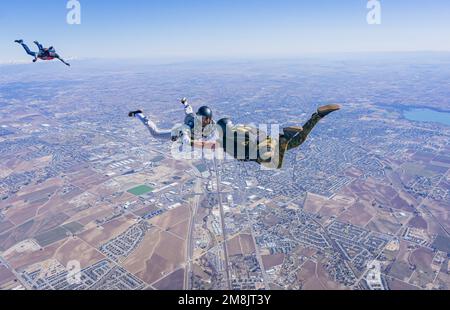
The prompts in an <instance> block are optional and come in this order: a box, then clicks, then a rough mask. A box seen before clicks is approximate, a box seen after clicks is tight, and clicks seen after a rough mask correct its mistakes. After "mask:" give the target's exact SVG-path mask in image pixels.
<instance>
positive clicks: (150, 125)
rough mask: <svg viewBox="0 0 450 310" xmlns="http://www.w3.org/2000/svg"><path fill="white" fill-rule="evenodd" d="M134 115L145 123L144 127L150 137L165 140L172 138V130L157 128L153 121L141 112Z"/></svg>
mask: <svg viewBox="0 0 450 310" xmlns="http://www.w3.org/2000/svg"><path fill="white" fill-rule="evenodd" d="M136 117H137V118H138V119H139V120H140V121H141V122H142V123H143V124H144V125H145V127H147V129H148V131H149V132H150V134H151V135H152V137H154V138H156V139H159V140H167V141H171V140H172V130H161V129H159V128H158V126H157V125H156V124H155V123H154V122H152V121H151V120H150V119H149V118H147V117H146V116H145V115H144V114H142V113H139V114H136Z"/></svg>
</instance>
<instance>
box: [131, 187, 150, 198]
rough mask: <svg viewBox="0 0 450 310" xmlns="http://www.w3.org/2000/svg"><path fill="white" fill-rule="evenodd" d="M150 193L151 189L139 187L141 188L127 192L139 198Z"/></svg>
mask: <svg viewBox="0 0 450 310" xmlns="http://www.w3.org/2000/svg"><path fill="white" fill-rule="evenodd" d="M152 191H153V188H151V187H150V186H147V185H141V186H137V187H135V188H132V189H130V190H129V191H128V192H129V193H130V194H133V195H135V196H141V195H144V194H147V193H149V192H152Z"/></svg>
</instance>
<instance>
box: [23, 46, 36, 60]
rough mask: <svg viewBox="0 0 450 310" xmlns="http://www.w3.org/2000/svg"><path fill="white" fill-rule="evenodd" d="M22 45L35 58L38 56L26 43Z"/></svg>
mask: <svg viewBox="0 0 450 310" xmlns="http://www.w3.org/2000/svg"><path fill="white" fill-rule="evenodd" d="M20 45H22V47H23V49H24V50H25V52H27V54H28V55H30V56H33V57H34V58H36V56H37V53H35V52H33V51H31V50H30V48H29V47H28V46H27V45H26V44H25V43H21V44H20Z"/></svg>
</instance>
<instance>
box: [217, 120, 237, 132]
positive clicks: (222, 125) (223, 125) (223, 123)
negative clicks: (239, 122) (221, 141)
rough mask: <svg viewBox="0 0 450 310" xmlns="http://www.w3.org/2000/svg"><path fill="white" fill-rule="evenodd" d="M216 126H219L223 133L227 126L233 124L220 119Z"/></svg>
mask: <svg viewBox="0 0 450 310" xmlns="http://www.w3.org/2000/svg"><path fill="white" fill-rule="evenodd" d="M217 125H219V126H220V127H221V128H222V130H223V131H225V130H226V129H227V128H228V127H229V126H233V122H232V121H231V119H229V118H222V119H221V120H220V121H218V122H217Z"/></svg>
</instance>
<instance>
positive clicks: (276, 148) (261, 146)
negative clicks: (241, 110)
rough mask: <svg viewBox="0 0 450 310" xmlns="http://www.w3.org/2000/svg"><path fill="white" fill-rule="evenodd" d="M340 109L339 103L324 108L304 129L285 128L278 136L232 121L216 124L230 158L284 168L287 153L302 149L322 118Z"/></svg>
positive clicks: (320, 109) (319, 110)
mask: <svg viewBox="0 0 450 310" xmlns="http://www.w3.org/2000/svg"><path fill="white" fill-rule="evenodd" d="M340 109H341V106H339V105H336V104H333V105H326V106H322V107H320V108H318V109H317V112H316V113H314V114H313V115H312V117H311V119H310V120H309V121H307V122H306V123H305V125H303V127H286V128H284V129H283V132H282V133H280V134H279V135H278V137H271V136H268V135H267V133H265V132H261V131H260V130H259V129H258V128H256V127H254V126H249V125H234V124H233V122H232V121H231V119H228V118H224V119H221V120H219V121H218V122H217V124H218V126H219V127H220V128H221V130H219V133H220V139H219V143H220V144H221V146H222V148H223V150H224V151H225V152H226V153H227V154H228V155H230V156H231V157H233V158H235V159H237V160H239V161H246V162H256V163H258V164H260V165H262V166H264V167H266V168H269V169H281V168H282V167H283V161H284V157H285V154H286V152H287V151H289V150H293V149H296V148H298V147H300V146H301V145H302V144H303V143H304V142H305V141H306V139H307V138H308V136H309V134H310V133H311V131H312V130H313V129H314V127H315V126H316V125H317V124H318V123H319V121H320V120H321V119H323V118H324V117H325V116H327V115H329V114H330V113H333V112H335V111H338V110H340Z"/></svg>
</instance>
